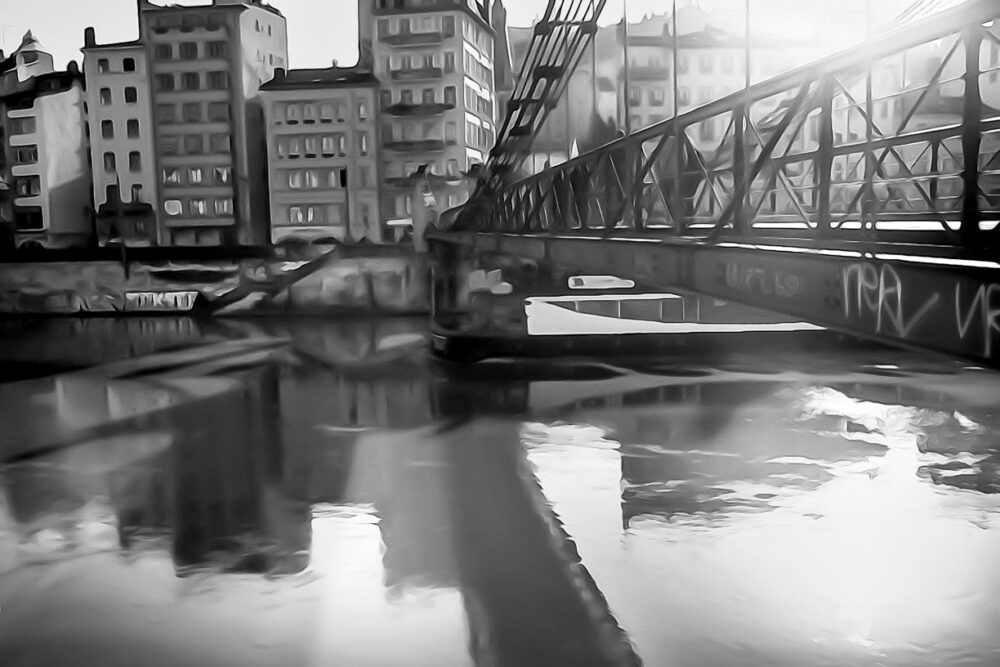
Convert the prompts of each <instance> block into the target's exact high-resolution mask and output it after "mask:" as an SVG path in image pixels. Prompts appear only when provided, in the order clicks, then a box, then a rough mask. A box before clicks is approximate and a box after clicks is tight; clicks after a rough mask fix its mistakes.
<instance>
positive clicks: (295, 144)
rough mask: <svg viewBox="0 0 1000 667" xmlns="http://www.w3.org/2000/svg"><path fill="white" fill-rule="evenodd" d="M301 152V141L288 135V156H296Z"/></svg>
mask: <svg viewBox="0 0 1000 667" xmlns="http://www.w3.org/2000/svg"><path fill="white" fill-rule="evenodd" d="M301 152H302V141H301V140H300V139H299V138H298V137H288V157H290V158H297V157H298V156H299V154H300V153H301Z"/></svg>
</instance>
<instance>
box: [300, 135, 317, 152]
mask: <svg viewBox="0 0 1000 667" xmlns="http://www.w3.org/2000/svg"><path fill="white" fill-rule="evenodd" d="M303 143H304V144H305V152H306V157H316V155H317V153H319V137H306V138H305V141H304V142H303Z"/></svg>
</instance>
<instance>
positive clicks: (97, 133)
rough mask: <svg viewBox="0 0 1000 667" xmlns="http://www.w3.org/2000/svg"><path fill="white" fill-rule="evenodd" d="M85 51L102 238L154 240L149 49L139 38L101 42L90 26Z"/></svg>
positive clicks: (129, 241)
mask: <svg viewBox="0 0 1000 667" xmlns="http://www.w3.org/2000/svg"><path fill="white" fill-rule="evenodd" d="M82 51H83V71H84V75H85V76H86V79H87V122H88V125H89V129H90V161H91V165H92V175H93V187H94V193H93V195H94V207H95V209H96V211H97V215H98V235H99V239H100V240H101V241H105V240H108V239H110V238H114V237H117V238H120V239H122V240H124V241H125V242H126V243H127V244H128V245H150V244H153V243H155V242H156V219H155V216H156V209H157V205H156V171H155V165H154V159H153V127H152V113H151V106H150V98H149V79H148V78H147V74H146V71H147V69H146V49H145V47H144V46H143V45H142V43H141V42H139V41H138V40H136V41H131V42H118V43H114V44H97V42H96V41H95V39H94V29H93V28H87V30H86V32H85V34H84V46H83V49H82ZM119 205H121V207H122V210H120V211H119V210H118V208H117V207H118V206H119ZM118 214H121V215H120V216H118ZM116 216H118V219H113V218H114V217H116Z"/></svg>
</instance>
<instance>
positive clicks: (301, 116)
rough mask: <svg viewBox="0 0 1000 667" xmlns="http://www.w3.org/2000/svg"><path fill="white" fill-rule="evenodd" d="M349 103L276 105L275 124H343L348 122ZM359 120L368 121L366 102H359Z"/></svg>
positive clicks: (339, 101) (340, 101)
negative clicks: (335, 122) (347, 109)
mask: <svg viewBox="0 0 1000 667" xmlns="http://www.w3.org/2000/svg"><path fill="white" fill-rule="evenodd" d="M346 107H347V103H346V102H344V101H343V100H333V101H330V102H322V103H319V104H317V103H316V102H288V103H285V104H276V105H274V113H275V122H276V123H277V124H279V125H281V124H283V123H288V124H289V125H297V124H299V123H304V124H306V125H311V124H313V123H332V122H334V121H337V122H340V123H343V122H345V121H346V120H347V114H346V113H345V109H346ZM357 119H358V120H368V103H367V102H365V101H364V100H361V101H359V102H358V105H357Z"/></svg>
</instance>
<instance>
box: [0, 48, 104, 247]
mask: <svg viewBox="0 0 1000 667" xmlns="http://www.w3.org/2000/svg"><path fill="white" fill-rule="evenodd" d="M2 56H3V54H2V53H0V147H2V150H0V225H3V226H8V228H9V227H10V226H12V227H13V233H12V235H13V237H14V243H15V244H16V245H18V246H29V245H33V246H44V247H67V246H74V245H84V244H86V243H87V242H88V241H89V240H90V238H91V230H92V228H91V216H90V180H89V179H90V176H89V171H90V169H89V167H88V166H87V138H86V120H85V117H84V92H83V77H82V76H81V75H80V72H79V69H78V68H77V66H76V63H70V65H69V67H68V69H67V70H66V71H56V70H55V68H54V67H53V64H52V56H51V55H50V54H49V53H47V52H45V51H43V50H42V48H41V45H40V44H39V43H38V41H37V40H36V39H35V38H34V37H33V36H32V35H31V32H28V33H27V34H26V35H25V36H24V40H23V41H22V42H21V46H20V47H18V49H17V50H16V51H14V52H13V53H12V54H11V55H10V57H8V58H3V57H2Z"/></svg>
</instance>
